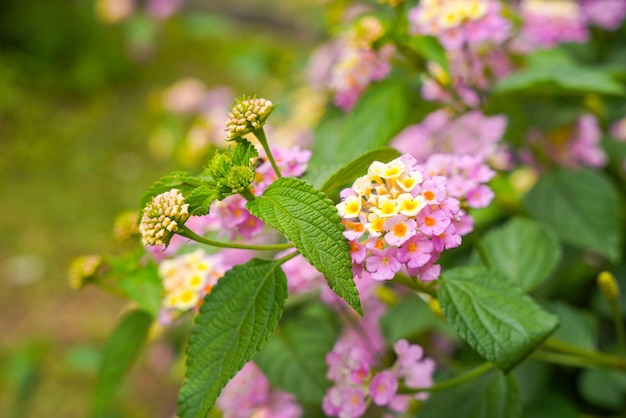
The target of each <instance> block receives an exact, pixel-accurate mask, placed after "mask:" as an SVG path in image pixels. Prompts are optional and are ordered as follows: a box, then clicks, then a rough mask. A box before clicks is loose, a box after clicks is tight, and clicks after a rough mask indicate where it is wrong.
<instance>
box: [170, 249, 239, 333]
mask: <svg viewBox="0 0 626 418" xmlns="http://www.w3.org/2000/svg"><path fill="white" fill-rule="evenodd" d="M226 270H227V266H224V265H223V263H222V260H221V257H219V256H218V255H209V254H207V253H206V252H204V251H203V250H201V249H198V250H196V251H194V252H191V253H186V254H183V255H180V256H178V257H175V258H171V259H166V260H163V261H162V262H161V263H160V264H159V271H158V272H159V277H160V278H161V280H162V283H163V299H162V303H161V306H162V308H163V310H162V312H161V315H160V322H161V323H163V324H167V323H169V322H171V320H172V319H173V318H174V317H175V316H176V314H179V313H182V312H185V311H188V310H190V309H193V308H196V307H198V306H199V304H200V301H202V299H203V298H204V296H205V295H206V294H207V293H209V292H211V289H212V288H213V286H215V285H216V284H217V281H218V280H219V279H220V277H222V276H223V275H224V273H225V272H226Z"/></svg>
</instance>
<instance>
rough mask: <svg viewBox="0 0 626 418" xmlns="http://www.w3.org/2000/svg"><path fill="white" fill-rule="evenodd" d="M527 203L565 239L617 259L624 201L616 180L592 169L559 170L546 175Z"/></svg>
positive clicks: (525, 200) (575, 244)
mask: <svg viewBox="0 0 626 418" xmlns="http://www.w3.org/2000/svg"><path fill="white" fill-rule="evenodd" d="M524 203H525V204H526V206H527V207H528V210H529V211H530V212H531V213H532V215H533V216H534V217H535V219H536V220H538V221H539V222H542V223H545V224H547V225H549V226H550V227H551V228H552V229H553V230H554V231H555V232H556V233H557V235H558V236H559V237H560V238H561V239H562V240H563V241H565V242H567V243H569V244H572V245H574V246H576V247H578V248H581V249H586V250H593V251H596V252H598V253H600V254H601V255H604V256H606V257H607V258H608V259H610V260H611V261H614V262H615V261H617V260H618V259H619V255H620V243H621V241H622V234H623V228H620V218H619V217H620V213H622V212H621V210H622V209H621V202H620V200H619V195H618V192H617V191H616V190H615V187H614V186H613V184H612V183H611V182H610V180H608V179H607V178H606V177H605V176H604V175H603V174H602V173H599V172H595V171H591V170H578V171H558V172H555V173H551V174H546V175H545V176H542V177H541V178H540V179H539V181H538V182H537V184H536V185H535V186H534V187H533V188H532V190H531V191H530V192H529V193H528V194H527V195H526V196H525V198H524Z"/></svg>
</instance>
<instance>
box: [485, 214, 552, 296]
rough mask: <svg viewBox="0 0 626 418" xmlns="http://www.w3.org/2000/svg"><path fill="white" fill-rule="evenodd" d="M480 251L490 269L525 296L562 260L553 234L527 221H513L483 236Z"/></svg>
mask: <svg viewBox="0 0 626 418" xmlns="http://www.w3.org/2000/svg"><path fill="white" fill-rule="evenodd" d="M483 248H484V250H485V256H486V258H487V262H488V263H489V267H491V268H494V269H496V270H498V271H500V272H501V273H502V274H504V276H505V277H506V278H507V279H509V280H510V281H511V283H513V284H515V285H517V286H518V287H519V288H520V289H522V290H523V291H525V292H530V291H532V290H534V289H535V288H537V286H539V285H540V284H541V283H542V282H543V281H544V280H545V279H547V278H548V276H549V275H550V274H551V273H552V272H553V271H554V269H555V267H556V266H557V264H558V262H559V259H560V258H561V248H560V247H559V242H558V240H557V238H556V236H555V235H554V233H553V232H552V231H550V230H549V229H547V228H545V227H544V226H541V225H540V224H538V223H537V222H534V221H532V220H530V219H523V218H515V219H512V220H510V221H509V222H507V224H506V225H504V226H502V227H500V228H497V229H493V230H491V231H489V232H488V233H487V234H485V237H484V240H483Z"/></svg>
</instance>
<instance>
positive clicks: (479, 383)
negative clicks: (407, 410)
mask: <svg viewBox="0 0 626 418" xmlns="http://www.w3.org/2000/svg"><path fill="white" fill-rule="evenodd" d="M521 414H522V397H521V393H520V388H519V384H518V383H517V379H516V377H515V375H514V374H513V373H510V374H509V375H506V376H505V375H504V374H503V373H502V372H500V371H499V370H492V371H490V372H488V373H486V374H484V375H482V376H479V377H477V378H475V379H472V380H470V381H468V382H466V383H463V384H461V385H458V386H455V387H453V388H451V389H448V390H445V391H441V392H435V393H433V394H432V395H431V396H430V397H429V398H428V399H427V400H426V402H425V403H424V406H423V408H422V409H421V410H420V411H419V412H418V414H417V415H416V416H415V417H416V418H450V417H454V418H518V417H520V416H521Z"/></svg>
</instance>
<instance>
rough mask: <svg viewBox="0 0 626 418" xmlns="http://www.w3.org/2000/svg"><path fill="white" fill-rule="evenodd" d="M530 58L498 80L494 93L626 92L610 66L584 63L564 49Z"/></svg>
mask: <svg viewBox="0 0 626 418" xmlns="http://www.w3.org/2000/svg"><path fill="white" fill-rule="evenodd" d="M528 61H529V66H528V68H525V69H522V70H520V71H516V72H515V73H512V74H511V75H509V76H508V77H506V78H504V79H502V80H501V81H500V82H498V83H497V84H496V86H495V87H494V90H493V91H494V93H495V94H502V93H507V94H513V93H515V94H519V93H527V94H533V93H543V94H554V93H566V94H572V93H573V94H586V93H599V94H606V95H619V96H622V95H624V88H623V87H622V85H621V84H620V83H618V82H617V81H616V80H615V79H614V78H613V77H612V74H611V72H610V71H609V70H607V69H602V68H597V67H584V66H581V65H580V64H578V63H576V62H574V61H573V60H572V59H571V58H570V57H569V56H568V55H567V54H566V53H565V52H564V51H563V50H562V49H558V48H557V49H553V50H550V51H539V52H537V53H535V54H534V55H531V56H530V57H529V59H528Z"/></svg>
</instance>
